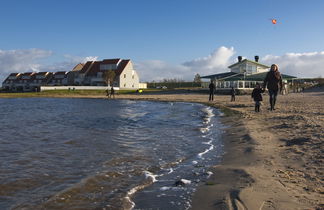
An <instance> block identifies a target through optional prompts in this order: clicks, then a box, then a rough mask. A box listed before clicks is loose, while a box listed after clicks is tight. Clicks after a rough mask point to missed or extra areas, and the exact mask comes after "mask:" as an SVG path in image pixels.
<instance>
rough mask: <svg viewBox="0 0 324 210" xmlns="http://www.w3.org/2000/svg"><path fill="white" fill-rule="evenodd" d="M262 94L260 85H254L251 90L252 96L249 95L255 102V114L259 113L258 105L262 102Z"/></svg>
mask: <svg viewBox="0 0 324 210" xmlns="http://www.w3.org/2000/svg"><path fill="white" fill-rule="evenodd" d="M263 92H264V90H262V89H261V87H260V84H259V83H256V86H255V88H254V89H253V91H252V95H251V97H252V98H253V99H254V101H255V112H260V105H261V101H262V93H263Z"/></svg>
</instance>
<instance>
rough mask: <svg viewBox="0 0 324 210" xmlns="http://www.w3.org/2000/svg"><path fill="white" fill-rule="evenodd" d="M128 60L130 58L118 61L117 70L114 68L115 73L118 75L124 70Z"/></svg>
mask: <svg viewBox="0 0 324 210" xmlns="http://www.w3.org/2000/svg"><path fill="white" fill-rule="evenodd" d="M129 61H130V60H122V61H121V62H120V63H119V65H118V67H117V70H116V75H120V74H121V73H122V72H123V71H124V69H125V67H126V66H127V64H128V62H129Z"/></svg>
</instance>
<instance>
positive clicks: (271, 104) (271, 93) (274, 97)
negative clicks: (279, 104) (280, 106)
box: [269, 90, 278, 110]
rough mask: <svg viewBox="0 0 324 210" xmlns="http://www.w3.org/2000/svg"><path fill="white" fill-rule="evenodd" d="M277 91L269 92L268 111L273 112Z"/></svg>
mask: <svg viewBox="0 0 324 210" xmlns="http://www.w3.org/2000/svg"><path fill="white" fill-rule="evenodd" d="M277 95H278V90H269V96H270V101H269V102H270V109H271V110H274V108H275V105H276V100H277Z"/></svg>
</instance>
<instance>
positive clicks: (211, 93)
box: [209, 82, 216, 101]
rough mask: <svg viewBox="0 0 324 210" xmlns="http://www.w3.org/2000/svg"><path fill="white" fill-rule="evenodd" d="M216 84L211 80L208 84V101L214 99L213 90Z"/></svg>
mask: <svg viewBox="0 0 324 210" xmlns="http://www.w3.org/2000/svg"><path fill="white" fill-rule="evenodd" d="M215 89H216V86H215V84H214V83H213V82H210V84H209V101H213V100H214V92H215Z"/></svg>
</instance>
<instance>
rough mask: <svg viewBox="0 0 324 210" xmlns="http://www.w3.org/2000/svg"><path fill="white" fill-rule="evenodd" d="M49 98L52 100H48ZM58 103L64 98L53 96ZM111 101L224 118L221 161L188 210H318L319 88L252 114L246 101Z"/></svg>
mask: <svg viewBox="0 0 324 210" xmlns="http://www.w3.org/2000/svg"><path fill="white" fill-rule="evenodd" d="M54 97H55V96H54ZM57 97H64V96H57ZM68 97H84V98H104V97H105V96H102V97H101V96H68ZM116 99H132V100H154V101H180V102H181V101H183V102H184V101H185V102H197V103H205V104H207V105H210V106H214V107H216V108H220V109H221V110H222V111H223V112H225V113H226V114H225V116H224V117H223V119H222V121H223V123H224V124H225V125H228V127H227V129H226V130H225V133H224V144H225V155H224V157H223V161H222V163H221V164H220V165H216V166H214V167H213V168H212V169H211V171H212V172H213V175H212V176H211V177H210V179H209V180H208V181H207V182H205V183H202V184H201V185H200V186H199V188H198V190H197V191H196V193H195V195H194V197H193V209H323V208H324V196H323V194H324V182H323V180H324V177H323V172H324V170H323V166H324V164H323V139H324V133H323V130H324V108H323V105H324V88H323V87H322V88H315V89H312V90H309V91H306V92H303V93H291V94H288V95H280V96H278V102H277V106H276V110H275V111H269V110H268V99H269V97H268V95H267V94H265V95H264V97H263V99H264V101H263V104H262V106H261V112H260V113H255V112H254V102H253V101H252V99H251V97H250V96H249V95H242V96H236V101H235V102H230V96H228V95H216V96H215V100H214V101H213V102H208V95H207V94H196V93H192V92H190V91H189V92H183V93H176V92H170V93H155V94H150V93H144V94H129V95H126V94H121V95H117V96H116Z"/></svg>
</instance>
